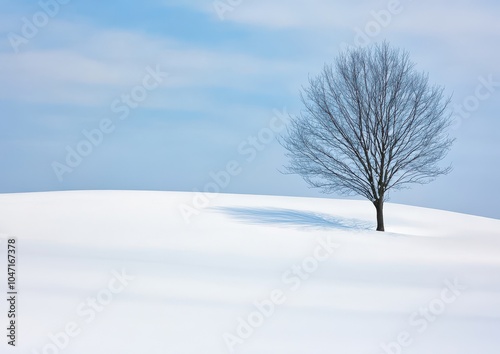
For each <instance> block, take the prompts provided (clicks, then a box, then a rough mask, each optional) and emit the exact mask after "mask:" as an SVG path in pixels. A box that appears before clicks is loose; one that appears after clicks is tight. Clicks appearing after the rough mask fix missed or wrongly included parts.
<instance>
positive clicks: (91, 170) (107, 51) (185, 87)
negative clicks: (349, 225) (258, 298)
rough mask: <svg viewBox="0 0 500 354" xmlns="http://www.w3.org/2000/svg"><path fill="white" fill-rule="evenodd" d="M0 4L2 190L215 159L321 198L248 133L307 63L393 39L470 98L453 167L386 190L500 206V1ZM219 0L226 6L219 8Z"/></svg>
mask: <svg viewBox="0 0 500 354" xmlns="http://www.w3.org/2000/svg"><path fill="white" fill-rule="evenodd" d="M63 3H64V4H63ZM42 4H46V5H42ZM231 4H233V5H231ZM0 5H1V6H2V9H3V11H2V13H1V14H0V35H1V38H2V41H1V42H0V82H1V85H0V105H1V112H2V114H1V116H0V144H1V147H0V166H1V171H2V173H1V174H0V192H2V193H11V192H28V191H53V190H73V189H146V190H179V191H193V190H203V189H204V187H205V186H206V185H207V183H209V182H210V181H211V180H212V177H211V175H210V173H211V172H218V171H221V170H223V169H225V168H226V165H227V164H228V162H229V161H237V162H238V163H239V165H240V167H241V173H238V174H237V175H236V176H233V177H232V178H231V180H230V183H229V184H228V185H227V186H224V187H223V188H221V189H222V191H223V192H227V193H255V194H278V195H296V196H322V195H321V194H319V193H318V192H317V191H315V190H311V189H309V188H308V187H307V185H306V184H305V182H303V181H302V179H301V178H300V177H298V176H290V175H283V174H281V173H280V172H279V169H280V168H281V166H282V165H283V164H284V163H285V162H286V161H285V159H284V156H283V154H284V151H283V149H282V148H281V146H280V145H279V144H277V143H276V142H275V141H274V140H273V141H271V142H266V143H265V144H261V145H262V146H259V149H257V148H256V147H255V148H253V149H254V150H255V156H253V155H252V157H253V158H252V159H250V161H249V159H248V158H249V157H250V154H249V153H248V154H247V155H245V154H243V153H242V150H245V147H247V151H248V147H249V146H251V145H249V144H250V143H249V141H250V140H249V138H250V137H251V136H258V134H259V133H260V134H263V133H262V132H263V131H264V132H266V131H267V132H268V130H266V129H269V125H270V122H271V120H272V119H273V117H275V116H276V113H275V112H276V110H277V111H279V112H283V111H284V110H286V112H288V113H290V114H294V113H297V112H299V110H300V108H301V105H300V100H299V90H300V88H301V86H302V85H305V84H306V83H307V80H308V76H309V75H315V74H317V73H319V71H320V70H321V68H322V66H323V64H324V63H329V62H332V61H333V60H334V58H335V56H336V55H337V54H338V53H339V51H340V50H342V49H343V48H345V46H346V45H355V44H361V45H363V44H364V43H374V42H379V41H382V40H388V41H390V42H391V43H392V44H393V45H395V46H399V47H403V48H405V49H407V50H409V51H410V53H411V57H412V59H413V60H414V61H415V62H416V63H417V68H418V69H420V70H423V71H426V72H429V75H430V80H431V82H435V83H438V84H442V85H444V86H445V87H446V89H447V92H448V93H449V94H453V102H452V105H451V108H452V109H454V111H456V112H458V109H456V108H454V107H455V106H462V107H466V108H462V111H463V112H462V113H457V114H456V117H457V121H460V123H457V124H456V125H455V129H454V130H453V131H452V134H453V135H454V136H456V137H457V142H456V144H455V146H454V148H453V150H452V151H451V152H450V154H449V156H448V159H447V162H451V163H453V166H454V170H453V172H452V173H451V174H449V175H448V176H444V177H441V178H439V179H438V180H436V181H435V182H433V183H432V184H429V185H426V186H415V187H414V188H412V189H411V190H405V191H396V192H394V193H393V194H392V195H391V201H392V202H398V203H404V204H411V205H419V206H426V207H434V208H440V209H446V210H452V211H458V212H466V213H471V214H477V215H483V216H489V217H496V218H500V208H498V204H497V201H498V200H499V199H500V187H499V186H498V181H499V180H500V178H499V177H500V149H499V147H500V139H499V135H500V133H499V132H500V129H499V128H500V123H499V120H498V108H499V107H498V106H499V104H500V70H499V67H498V63H499V62H500V49H499V47H498V36H499V34H500V23H499V22H498V20H497V19H498V14H499V13H500V12H499V10H500V4H499V3H498V2H494V1H476V2H471V1H441V2H439V3H435V2H432V1H430V0H424V1H418V2H417V1H404V0H401V1H397V0H391V1H356V2H352V3H348V2H340V1H328V0H313V1H297V0H290V1H286V2H285V1H276V0H266V1H264V0H254V1H250V0H243V1H236V0H232V1H229V0H226V1H215V2H214V1H211V0H206V1H205V0H203V1H198V0H193V1H190V2H186V1H180V0H179V1H177V0H173V1H153V0H149V1H148V0H146V1H141V2H139V1H135V2H134V1H120V2H118V1H108V2H92V1H90V2H89V1H85V2H84V1H78V0H71V1H68V0H64V1H62V0H60V2H56V0H47V1H45V2H43V1H42V2H40V3H37V2H28V1H3V0H0ZM214 5H217V6H218V8H219V11H220V9H225V11H224V13H223V16H222V17H223V18H221V16H219V14H218V13H217V10H216V8H215V6H214ZM34 23H37V24H38V25H37V24H34ZM30 30H31V32H32V33H30ZM28 37H29V38H28ZM151 71H153V72H154V71H156V72H157V76H158V75H160V79H161V80H160V81H158V82H154V83H155V85H153V86H155V87H154V88H152V89H150V90H149V89H145V88H144V87H143V86H144V85H143V82H144V80H145V79H146V80H147V81H148V82H149V83H152V82H153V81H151V80H153V79H154V78H153V77H150V76H151V74H150V73H151ZM158 72H159V73H160V74H158ZM167 73H168V75H167ZM148 75H149V76H148ZM156 83H157V84H158V85H156ZM150 86H151V85H150ZM132 93H135V96H134V97H137V98H140V100H139V101H134V102H133V104H134V107H130V106H128V105H127V107H128V108H129V109H128V113H127V115H126V118H125V119H123V120H122V119H120V113H118V112H116V111H117V107H118V108H120V107H121V108H123V107H124V104H125V103H124V101H123V96H122V95H129V96H130V95H131V94H132ZM141 94H144V96H141ZM137 95H139V96H137ZM117 100H118V103H116V101H117ZM114 102H115V105H114V107H115V108H114V109H113V108H112V105H113V103H114ZM135 103H137V107H135ZM113 110H114V111H113ZM118 110H119V109H118ZM122 113H123V111H122ZM460 116H462V118H459V117H460ZM103 122H111V123H110V124H112V125H113V131H112V132H110V133H103V137H102V139H97V140H96V141H99V143H98V144H94V145H92V146H91V152H90V153H89V154H88V155H87V156H84V157H83V158H82V159H81V161H79V163H78V166H76V167H71V168H70V169H71V172H68V171H66V172H64V173H63V175H62V176H61V175H59V176H58V175H57V173H56V172H55V171H54V163H59V164H61V165H67V164H66V162H65V161H66V159H67V156H68V154H69V153H68V151H69V150H68V148H69V149H70V150H71V149H73V150H75V151H76V150H77V148H78V147H79V146H80V148H85V147H86V145H85V142H83V141H85V140H88V138H86V136H85V134H84V133H83V132H84V131H87V132H92V131H94V130H95V129H98V128H99V127H100V125H101V124H105V123H103ZM261 136H262V135H261ZM100 140H102V141H100ZM87 147H88V146H87ZM58 166H60V165H58ZM59 171H61V170H59ZM333 197H335V196H333Z"/></svg>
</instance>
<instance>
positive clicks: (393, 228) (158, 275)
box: [0, 191, 500, 354]
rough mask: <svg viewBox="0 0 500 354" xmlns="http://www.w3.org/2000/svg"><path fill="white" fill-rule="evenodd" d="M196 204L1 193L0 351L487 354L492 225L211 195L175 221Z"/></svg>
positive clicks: (498, 266)
mask: <svg viewBox="0 0 500 354" xmlns="http://www.w3.org/2000/svg"><path fill="white" fill-rule="evenodd" d="M195 196H196V195H195V194H194V193H184V192H143V191H141V192H139V191H137V192H136V191H75V192H49V193H25V194H3V195H0V237H1V239H2V240H1V242H0V256H1V257H0V269H1V270H3V271H2V272H1V273H0V284H1V286H0V289H1V290H2V293H3V294H2V295H1V298H4V297H5V298H7V295H6V293H7V274H6V273H7V258H6V248H7V239H8V238H10V237H15V238H16V240H17V242H16V247H17V248H16V251H17V269H16V277H17V289H18V295H17V322H16V326H17V341H16V345H17V346H16V348H15V349H14V348H11V347H10V346H9V345H7V341H8V338H7V337H6V334H7V330H6V326H8V319H7V311H8V303H7V301H5V300H3V301H1V302H0V323H1V328H3V330H0V333H1V336H0V338H1V339H0V353H23V354H24V353H26V354H33V353H35V354H36V353H39V354H55V353H67V354H76V353H78V354H83V353H85V354H86V353H93V354H101V353H102V354H104V353H105V354H111V353H120V354H129V353H130V354H132V353H133V354H138V353H141V354H142V353H145V354H160V353H161V354H169V353H174V354H191V353H196V354H198V353H199V354H212V353H213V354H222V353H231V352H234V353H242V354H250V353H252V354H268V353H269V354H271V353H272V354H277V353H278V354H279V353H286V354H322V353H328V354H332V353H339V354H351V353H352V354H382V353H392V354H399V353H408V354H411V353H422V354H476V353H481V354H498V353H500V220H494V219H487V218H482V217H476V216H471V215H464V214H457V213H452V212H446V211H439V210H432V209H425V208H418V207H412V206H405V205H398V204H391V203H387V204H386V206H385V217H386V230H387V232H385V233H381V232H376V231H373V230H374V219H375V208H374V207H373V205H371V204H370V203H369V202H368V201H354V200H335V199H326V198H325V199H313V198H294V197H277V196H257V195H232V194H220V195H211V196H210V198H209V201H210V203H209V205H208V206H206V207H205V208H203V209H200V211H199V214H198V215H195V216H193V217H192V218H191V219H190V222H186V220H185V219H184V218H183V216H182V214H181V212H180V209H179V208H180V206H182V205H192V200H193V198H194V197H195ZM321 245H323V246H321ZM325 245H326V246H325ZM329 245H330V246H331V247H330V246H329ZM332 245H333V246H332ZM329 247H330V248H329ZM318 250H321V257H322V258H321V259H319V260H318V259H316V258H314V257H315V256H318V255H319V254H320V253H319V252H320V251H318ZM297 269H299V270H300V272H301V273H300V276H302V278H301V277H300V276H299V275H298V274H299V273H297V272H298V270H297ZM117 272H118V273H120V274H126V275H127V277H129V278H132V277H133V279H128V278H126V279H125V280H123V279H122V283H120V282H119V281H116V280H113V279H114V278H116V274H117ZM453 283H455V288H454V289H453V290H451V288H450V284H453ZM110 284H112V285H113V287H111V285H110ZM457 284H458V285H457ZM110 289H114V290H113V291H115V293H113V292H111V290H110ZM273 292H274V293H275V294H276V293H279V294H281V296H280V303H277V304H273V307H274V309H273V310H272V311H271V310H269V312H265V311H259V310H258V309H257V307H256V305H255V302H259V303H266V304H269V303H270V301H271V300H270V299H271V298H272V293H273ZM92 298H95V299H97V300H96V301H97V306H96V307H94V308H93V307H91V306H90V305H89V301H91V299H92ZM268 309H270V307H268ZM419 311H424V312H425V311H427V314H426V315H425V316H424V315H423V313H424V312H419ZM271 312H272V314H271ZM426 316H427V317H426ZM249 317H250V318H249ZM248 321H250V322H251V321H253V322H252V323H253V324H252V325H250V324H248ZM243 322H244V323H245V324H242V323H243ZM254 325H255V326H254ZM68 326H69V327H68ZM67 328H70V330H69V331H68V333H71V334H72V336H69V335H68V334H64V332H65V331H67ZM76 332H78V333H77V334H75V333H76ZM54 338H55V339H54ZM229 339H230V340H229ZM398 339H399V340H400V343H399V344H395V343H397V341H398ZM228 343H229V344H228ZM391 343H392V344H391ZM57 345H58V346H59V347H58V346H57ZM384 347H385V349H384Z"/></svg>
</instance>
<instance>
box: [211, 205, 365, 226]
mask: <svg viewBox="0 0 500 354" xmlns="http://www.w3.org/2000/svg"><path fill="white" fill-rule="evenodd" d="M212 210H214V211H219V212H222V213H224V214H226V215H229V216H231V217H232V218H234V219H237V220H239V221H244V222H249V223H253V224H259V225H275V226H284V227H305V228H327V229H345V230H353V229H355V230H372V229H373V225H372V224H371V223H369V222H366V221H363V220H358V219H349V218H341V217H335V216H332V215H328V214H320V213H313V212H309V211H303V210H292V209H278V208H240V207H219V208H212Z"/></svg>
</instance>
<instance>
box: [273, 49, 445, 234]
mask: <svg viewBox="0 0 500 354" xmlns="http://www.w3.org/2000/svg"><path fill="white" fill-rule="evenodd" d="M443 91H444V88H443V87H440V86H431V85H429V83H428V75H427V74H425V73H421V72H417V70H416V69H415V64H414V63H413V62H411V61H410V59H409V54H408V52H406V51H403V50H400V49H397V48H393V47H391V46H390V45H389V44H388V43H386V42H384V43H382V44H380V45H373V46H370V47H365V48H361V49H351V50H348V51H346V52H344V53H342V54H340V56H339V57H338V58H337V59H336V60H335V62H334V64H333V65H325V67H324V69H323V71H322V73H321V74H320V75H319V76H317V77H315V78H311V79H310V80H309V86H308V87H307V88H303V92H302V94H301V98H302V102H303V104H304V107H305V108H304V109H303V110H302V111H301V113H300V115H298V116H296V117H292V121H291V124H290V126H289V128H288V132H287V134H286V136H284V137H283V138H282V139H281V144H282V145H283V146H284V147H285V148H286V150H287V156H288V157H289V159H290V162H289V165H288V166H286V168H287V171H288V172H289V173H297V174H299V175H301V176H302V177H303V178H304V179H305V180H306V181H307V182H308V184H309V185H311V186H313V187H317V188H321V190H322V191H323V192H325V193H332V192H338V193H341V194H344V195H349V194H351V195H352V194H355V195H361V196H363V197H366V198H368V199H369V200H370V201H372V203H373V204H374V206H375V208H376V210H377V230H378V231H384V214H383V208H384V201H385V200H386V199H387V196H388V192H389V190H391V189H400V188H404V187H407V186H408V185H409V184H413V183H419V184H424V183H428V182H430V181H432V180H433V179H434V178H436V177H437V176H439V175H442V174H446V173H448V172H449V171H450V169H451V168H450V167H445V168H440V167H439V166H438V163H439V162H440V161H441V160H442V159H443V158H444V157H445V156H446V154H447V152H448V150H449V149H450V147H451V145H452V143H453V139H451V138H450V137H449V136H448V135H447V133H446V131H447V128H448V126H449V125H450V114H449V112H448V110H447V106H448V104H449V102H450V98H448V97H444V93H443Z"/></svg>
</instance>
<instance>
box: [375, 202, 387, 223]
mask: <svg viewBox="0 0 500 354" xmlns="http://www.w3.org/2000/svg"><path fill="white" fill-rule="evenodd" d="M373 204H375V208H376V209H377V231H385V228H384V201H383V200H378V201H376V202H375V203H373Z"/></svg>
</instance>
